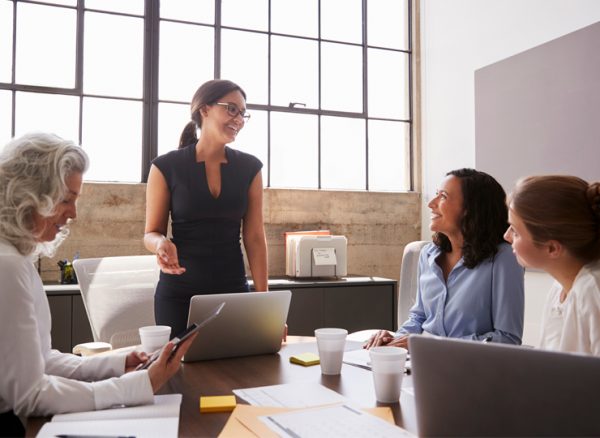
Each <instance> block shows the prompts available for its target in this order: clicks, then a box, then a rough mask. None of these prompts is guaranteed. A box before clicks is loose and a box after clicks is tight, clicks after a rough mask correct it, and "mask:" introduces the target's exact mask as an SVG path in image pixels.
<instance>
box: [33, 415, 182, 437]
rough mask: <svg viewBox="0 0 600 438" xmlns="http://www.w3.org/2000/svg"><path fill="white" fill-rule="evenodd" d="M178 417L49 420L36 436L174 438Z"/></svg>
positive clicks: (177, 430) (177, 427)
mask: <svg viewBox="0 0 600 438" xmlns="http://www.w3.org/2000/svg"><path fill="white" fill-rule="evenodd" d="M178 432H179V418H143V419H137V420H136V421H131V420H130V419H127V420H125V419H123V420H110V421H58V422H57V421H51V422H48V423H46V424H44V426H42V428H41V429H40V431H39V433H38V435H37V438H50V437H55V436H56V435H78V436H85V435H89V436H92V435H93V436H111V435H112V436H115V437H117V436H135V437H136V438H155V437H161V438H162V437H164V438H176V437H177V434H178Z"/></svg>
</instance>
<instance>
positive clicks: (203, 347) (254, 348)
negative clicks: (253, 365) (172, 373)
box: [183, 290, 292, 362]
mask: <svg viewBox="0 0 600 438" xmlns="http://www.w3.org/2000/svg"><path fill="white" fill-rule="evenodd" d="M291 298H292V292H291V291H289V290H276V291H270V292H242V293H232V294H214V295H195V296H193V297H192V300H191V302H190V313H189V317H188V325H190V324H192V323H194V322H197V321H201V320H203V319H204V318H205V316H206V314H207V313H208V312H210V311H211V309H214V308H215V306H217V305H218V304H219V303H223V302H224V303H226V304H225V307H223V310H222V311H221V314H220V315H219V317H218V318H215V319H214V320H213V321H211V323H210V324H208V325H206V326H205V327H203V328H202V330H200V331H199V333H198V336H197V337H196V339H195V340H194V343H193V344H192V346H191V347H190V349H189V350H188V351H187V353H186V354H185V356H184V357H183V360H184V362H193V361H198V360H210V359H221V358H225V357H240V356H251V355H256V354H268V353H276V352H277V351H279V349H280V348H281V340H282V338H283V330H284V328H285V322H286V320H287V315H288V310H289V307H290V300H291Z"/></svg>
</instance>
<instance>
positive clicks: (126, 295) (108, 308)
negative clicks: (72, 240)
mask: <svg viewBox="0 0 600 438" xmlns="http://www.w3.org/2000/svg"><path fill="white" fill-rule="evenodd" d="M73 268H74V269H75V273H76V274H77V279H78V281H79V287H80V289H81V296H82V298H83V304H84V306H85V311H86V313H87V316H88V319H89V321H90V327H91V329H92V334H93V336H94V341H97V342H98V341H100V342H110V343H111V344H112V346H113V348H119V347H123V346H127V345H135V344H139V343H140V340H139V335H138V332H137V330H138V328H139V327H142V326H145V325H154V324H155V322H154V290H155V289H156V284H157V283H158V276H159V268H158V265H157V263H156V256H154V255H148V256H125V257H101V258H92V259H78V260H75V261H74V262H73Z"/></svg>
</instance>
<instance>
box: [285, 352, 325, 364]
mask: <svg viewBox="0 0 600 438" xmlns="http://www.w3.org/2000/svg"><path fill="white" fill-rule="evenodd" d="M290 362H291V363H297V364H299V365H304V366H305V367H309V366H311V365H317V364H318V363H319V356H317V355H316V354H315V353H302V354H296V355H294V356H291V357H290Z"/></svg>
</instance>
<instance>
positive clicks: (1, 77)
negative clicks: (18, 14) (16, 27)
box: [0, 2, 13, 82]
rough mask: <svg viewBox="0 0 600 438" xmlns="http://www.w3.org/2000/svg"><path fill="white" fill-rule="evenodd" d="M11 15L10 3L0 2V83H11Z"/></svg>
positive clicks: (11, 5)
mask: <svg viewBox="0 0 600 438" xmlns="http://www.w3.org/2000/svg"><path fill="white" fill-rule="evenodd" d="M12 13H13V4H12V2H0V82H11V81H12V42H13V16H12Z"/></svg>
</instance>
